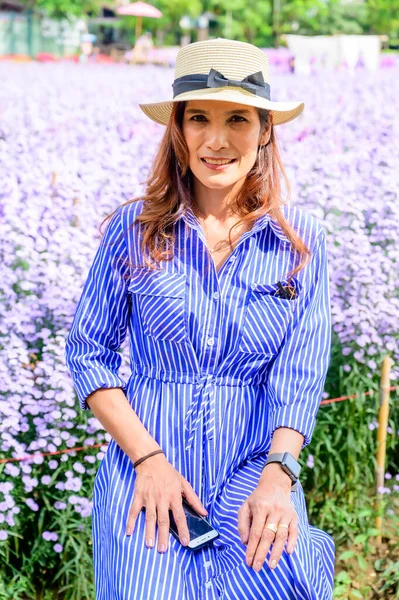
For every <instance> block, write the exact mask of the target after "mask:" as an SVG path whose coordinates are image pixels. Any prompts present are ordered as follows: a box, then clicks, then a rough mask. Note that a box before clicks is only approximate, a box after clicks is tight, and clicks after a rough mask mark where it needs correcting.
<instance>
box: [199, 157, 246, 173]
mask: <svg viewBox="0 0 399 600" xmlns="http://www.w3.org/2000/svg"><path fill="white" fill-rule="evenodd" d="M201 161H202V164H204V165H205V166H206V167H208V169H212V171H223V170H224V169H227V168H228V167H230V165H232V164H234V163H235V162H236V161H237V159H236V158H232V159H231V162H229V163H226V164H225V165H214V164H211V163H208V162H206V160H205V159H204V158H201Z"/></svg>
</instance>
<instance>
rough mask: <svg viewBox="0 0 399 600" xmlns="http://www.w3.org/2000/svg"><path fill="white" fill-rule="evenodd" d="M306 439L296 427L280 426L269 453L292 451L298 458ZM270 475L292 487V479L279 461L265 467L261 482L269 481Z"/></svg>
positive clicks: (288, 487)
mask: <svg viewBox="0 0 399 600" xmlns="http://www.w3.org/2000/svg"><path fill="white" fill-rule="evenodd" d="M304 439H305V438H304V436H303V435H302V434H301V433H299V431H296V430H295V429H290V428H289V427H279V428H278V429H276V430H275V432H274V434H273V438H272V444H271V446H270V450H269V455H270V454H273V453H275V452H290V453H291V454H292V455H293V456H294V457H295V458H296V459H297V460H298V457H299V453H300V451H301V449H302V445H303V441H304ZM270 477H272V479H273V481H276V482H280V483H281V484H282V485H283V486H284V485H285V486H286V487H287V489H290V487H291V479H290V477H289V475H288V474H287V473H285V471H283V469H282V468H281V466H280V465H279V464H278V463H270V464H268V465H267V466H266V467H265V468H264V469H263V471H262V475H261V476H260V480H259V483H262V482H265V481H266V482H267V483H268V482H269V481H270Z"/></svg>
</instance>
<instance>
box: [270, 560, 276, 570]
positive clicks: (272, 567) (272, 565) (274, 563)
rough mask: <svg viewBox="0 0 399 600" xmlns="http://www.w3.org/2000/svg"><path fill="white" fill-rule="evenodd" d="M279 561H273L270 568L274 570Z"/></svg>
mask: <svg viewBox="0 0 399 600" xmlns="http://www.w3.org/2000/svg"><path fill="white" fill-rule="evenodd" d="M276 564H277V561H276V560H272V562H271V564H270V568H271V569H274V567H275V566H276Z"/></svg>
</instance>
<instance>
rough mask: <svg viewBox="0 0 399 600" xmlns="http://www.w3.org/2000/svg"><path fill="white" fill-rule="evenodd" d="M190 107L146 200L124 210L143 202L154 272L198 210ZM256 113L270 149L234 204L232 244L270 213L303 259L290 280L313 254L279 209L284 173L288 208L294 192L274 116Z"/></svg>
mask: <svg viewBox="0 0 399 600" xmlns="http://www.w3.org/2000/svg"><path fill="white" fill-rule="evenodd" d="M185 105H186V102H176V103H174V105H173V109H172V114H171V117H170V119H169V122H168V124H167V126H166V131H165V133H164V135H163V137H162V139H161V143H160V145H159V148H158V151H157V153H156V155H155V157H154V160H153V163H152V167H151V170H150V173H149V176H148V178H147V181H146V190H145V193H144V195H143V196H142V197H139V198H133V199H132V200H128V201H127V202H125V203H124V204H122V205H121V206H126V205H128V204H131V203H133V202H138V201H139V200H142V201H143V209H142V211H141V214H139V215H138V216H137V217H136V219H135V222H134V224H140V228H141V233H142V238H141V239H142V242H141V249H142V253H143V258H144V262H145V265H146V266H147V267H150V268H151V267H154V266H158V265H159V263H160V261H162V260H171V259H172V258H173V254H174V243H175V227H174V225H175V223H176V221H177V220H178V219H179V218H180V216H181V215H182V213H183V211H184V209H185V207H186V206H188V205H191V206H192V207H193V209H194V207H195V199H194V198H193V196H192V172H191V170H190V168H189V166H188V164H189V151H188V148H187V144H186V142H185V139H184V135H183V117H184V110H185ZM257 111H258V114H259V120H260V125H261V133H263V132H264V131H265V130H266V129H268V130H270V137H269V141H268V142H267V144H265V145H263V146H260V147H259V151H258V156H257V159H256V161H255V163H254V165H253V167H252V169H251V170H250V172H249V173H248V175H247V177H246V180H245V183H244V185H243V186H242V187H241V189H240V191H239V192H238V194H237V197H236V199H235V204H234V207H233V210H234V212H235V213H236V214H237V215H238V216H239V217H240V220H239V221H238V222H237V223H236V224H235V225H234V226H233V227H232V228H231V229H230V232H229V240H230V244H231V233H232V230H233V229H234V228H235V227H238V226H239V225H242V226H243V227H245V229H246V230H249V229H250V228H251V226H252V224H253V223H254V222H255V220H256V219H257V218H258V217H260V216H262V215H265V214H267V213H270V216H271V218H273V220H275V221H277V222H278V224H279V225H280V227H281V229H282V231H283V233H284V234H285V235H286V237H287V239H288V240H289V242H290V244H291V249H292V251H294V252H295V256H297V257H298V259H297V264H296V266H295V267H294V268H293V269H292V270H291V271H290V272H289V273H288V274H287V275H288V277H289V278H291V277H293V276H294V275H295V274H296V273H297V272H298V271H300V270H301V269H302V268H303V267H304V266H305V265H306V264H307V263H308V262H309V259H310V255H311V252H310V249H309V248H308V247H307V246H306V245H305V243H304V242H303V241H302V239H301V238H300V237H299V235H298V234H297V233H296V232H295V230H294V229H293V228H292V227H291V225H290V224H289V223H288V221H287V220H286V219H285V218H284V215H283V214H282V211H281V208H280V207H281V205H282V204H285V202H284V201H283V200H282V198H281V186H280V180H279V170H281V172H282V174H283V177H284V179H285V182H286V186H287V200H286V202H288V201H289V198H290V195H291V187H290V184H289V181H288V178H287V175H286V173H285V171H284V167H283V164H282V161H281V158H280V153H279V150H278V146H277V140H276V137H275V133H274V127H273V119H272V113H271V112H270V111H268V110H264V109H259V108H258V109H257ZM118 208H119V207H118ZM118 208H117V209H116V210H118ZM116 210H115V211H113V212H112V213H111V214H110V215H108V216H107V217H105V219H104V220H103V221H102V223H101V225H100V231H101V227H102V225H103V223H105V221H107V220H108V219H111V217H112V216H113V215H114V214H115V212H116ZM134 224H132V226H133V225H134Z"/></svg>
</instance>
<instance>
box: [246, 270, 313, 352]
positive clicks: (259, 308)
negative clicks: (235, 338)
mask: <svg viewBox="0 0 399 600" xmlns="http://www.w3.org/2000/svg"><path fill="white" fill-rule="evenodd" d="M295 285H296V289H297V293H298V295H299V294H300V292H301V288H302V286H301V284H300V283H299V282H296V284H295ZM277 289H278V286H277V284H266V283H252V284H251V293H250V297H249V301H248V305H247V308H246V314H245V318H244V326H243V329H242V336H241V340H240V344H239V350H240V351H242V352H247V353H251V354H252V353H255V354H267V355H272V356H274V355H276V354H277V353H278V351H279V348H280V346H281V343H282V341H283V339H284V336H285V334H286V331H287V328H288V325H289V323H290V321H291V319H292V318H293V316H294V311H295V309H296V307H297V303H298V297H297V298H294V299H291V300H286V299H284V298H279V297H278V296H274V293H275V292H276V291H277Z"/></svg>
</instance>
